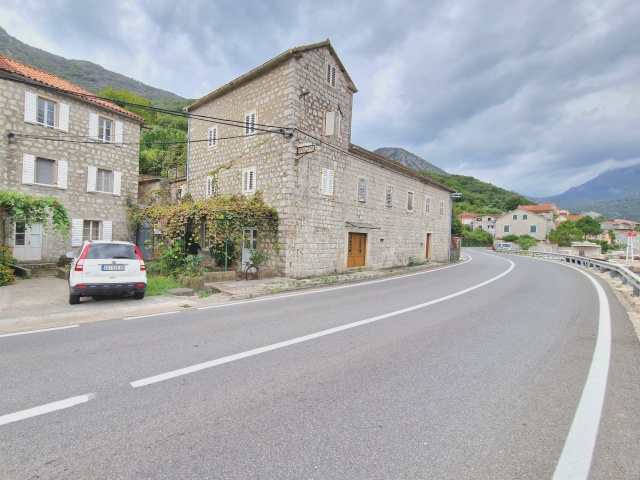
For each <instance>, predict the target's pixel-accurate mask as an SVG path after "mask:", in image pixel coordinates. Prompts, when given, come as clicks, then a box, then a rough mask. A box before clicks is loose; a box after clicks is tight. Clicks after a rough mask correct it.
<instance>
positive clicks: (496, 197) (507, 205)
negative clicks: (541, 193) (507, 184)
mask: <svg viewBox="0 0 640 480" xmlns="http://www.w3.org/2000/svg"><path fill="white" fill-rule="evenodd" d="M420 173H423V174H424V175H428V176H429V177H431V178H433V179H434V180H437V181H439V182H441V183H444V184H445V185H447V186H449V187H451V188H454V189H455V190H456V192H458V193H460V194H461V195H460V198H457V199H455V200H454V202H455V203H454V204H453V213H454V214H455V215H457V214H459V213H464V212H470V213H477V214H480V215H486V214H489V213H503V212H506V211H509V210H513V209H515V208H517V207H518V205H535V203H536V202H533V201H531V200H528V199H527V198H525V197H523V196H522V195H519V194H517V193H514V192H510V191H508V190H505V189H503V188H500V187H496V186H495V185H492V184H491V183H487V182H483V181H482V180H478V179H477V178H474V177H468V176H465V175H450V174H444V175H443V174H438V173H434V172H427V171H420Z"/></svg>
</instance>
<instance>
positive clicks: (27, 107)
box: [24, 92, 38, 123]
mask: <svg viewBox="0 0 640 480" xmlns="http://www.w3.org/2000/svg"><path fill="white" fill-rule="evenodd" d="M24 121H25V122H29V123H36V122H37V121H38V96H37V95H36V94H35V93H31V92H24Z"/></svg>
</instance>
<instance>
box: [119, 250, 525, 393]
mask: <svg viewBox="0 0 640 480" xmlns="http://www.w3.org/2000/svg"><path fill="white" fill-rule="evenodd" d="M505 260H506V259H505ZM507 261H508V262H509V263H510V264H511V265H510V266H509V268H508V269H507V270H506V271H505V272H503V273H501V274H500V275H498V276H496V277H493V278H491V279H489V280H486V281H484V282H482V283H479V284H477V285H474V286H473V287H469V288H466V289H464V290H460V291H459V292H456V293H452V294H451V295H447V296H445V297H440V298H437V299H435V300H431V301H429V302H425V303H421V304H419V305H414V306H413V307H408V308H403V309H402V310H396V311H395V312H390V313H385V314H384V315H378V316H376V317H372V318H367V319H365V320H360V321H358V322H353V323H349V324H347V325H342V326H340V327H335V328H330V329H328V330H322V331H320V332H316V333H312V334H309V335H304V336H302V337H298V338H293V339H291V340H286V341H284V342H279V343H274V344H273V345H267V346H265V347H260V348H256V349H253V350H248V351H246V352H241V353H236V354H235V355H229V356H228V357H222V358H218V359H217V360H211V361H209V362H204V363H199V364H197V365H192V366H190V367H185V368H181V369H178V370H173V371H171V372H167V373H162V374H160V375H155V376H153V377H147V378H143V379H141V380H136V381H135V382H131V386H132V387H133V388H138V387H144V386H146V385H151V384H152V383H158V382H162V381H164V380H169V379H171V378H176V377H181V376H183V375H187V374H190V373H194V372H198V371H200V370H205V369H207V368H211V367H217V366H218V365H223V364H225V363H230V362H235V361H236V360H241V359H243V358H247V357H252V356H254V355H259V354H261V353H266V352H270V351H272V350H277V349H280V348H284V347H289V346H291V345H295V344H298V343H302V342H307V341H309V340H313V339H316V338H320V337H324V336H326V335H331V334H334V333H338V332H342V331H343V330H348V329H351V328H355V327H359V326H361V325H366V324H368V323H373V322H377V321H378V320H383V319H385V318H390V317H395V316H397V315H402V314H403V313H407V312H411V311H413V310H418V309H420V308H424V307H428V306H429V305H434V304H436V303H440V302H444V301H445V300H449V299H451V298H454V297H458V296H460V295H464V294H465V293H468V292H471V291H472V290H475V289H477V288H480V287H484V286H485V285H488V284H489V283H491V282H495V281H496V280H498V279H500V278H502V277H504V276H505V275H507V274H508V273H509V272H511V270H513V268H514V266H515V264H514V263H513V262H512V261H511V260H507Z"/></svg>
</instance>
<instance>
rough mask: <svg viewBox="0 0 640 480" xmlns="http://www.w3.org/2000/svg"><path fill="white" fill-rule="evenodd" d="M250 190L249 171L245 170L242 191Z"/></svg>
mask: <svg viewBox="0 0 640 480" xmlns="http://www.w3.org/2000/svg"><path fill="white" fill-rule="evenodd" d="M248 190H249V172H248V171H247V170H244V171H243V172H242V192H243V193H244V192H247V191H248Z"/></svg>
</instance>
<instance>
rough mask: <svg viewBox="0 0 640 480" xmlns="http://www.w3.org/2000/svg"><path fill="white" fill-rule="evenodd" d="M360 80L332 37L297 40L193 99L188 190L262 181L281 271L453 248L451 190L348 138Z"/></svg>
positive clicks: (387, 260) (298, 273)
mask: <svg viewBox="0 0 640 480" xmlns="http://www.w3.org/2000/svg"><path fill="white" fill-rule="evenodd" d="M356 91H357V90H356V88H355V86H354V84H353V82H352V81H351V79H350V77H349V75H348V73H347V72H346V70H345V69H344V67H343V66H342V63H341V62H340V60H339V58H338V57H337V55H336V53H335V51H334V50H333V48H332V47H331V44H330V43H329V42H328V41H326V42H322V43H320V44H315V45H310V46H307V47H299V48H296V49H292V50H289V51H288V52H285V53H284V54H282V55H280V56H278V57H276V58H274V59H272V60H271V61H269V62H267V63H266V64H264V65H262V66H260V67H258V68H257V69H255V70H252V71H251V72H249V73H247V74H245V75H243V76H242V77H240V78H238V79H236V80H234V81H233V82H231V83H229V84H227V85H225V86H223V87H221V88H220V89H218V90H216V91H214V92H212V93H211V94H209V95H207V96H205V97H203V98H202V99H200V100H198V101H196V102H195V103H194V104H192V105H190V106H189V107H187V110H188V112H189V113H191V114H193V116H192V117H191V118H190V124H189V138H190V140H191V143H190V150H189V160H188V162H189V168H188V180H187V185H188V190H189V193H191V195H192V196H193V198H194V199H195V200H202V199H205V198H207V196H210V195H219V194H232V193H233V194H239V193H245V194H251V193H253V192H255V191H261V192H262V193H263V198H264V200H265V202H266V203H267V204H269V205H272V206H274V207H275V208H276V210H277V211H278V214H279V219H280V223H279V236H278V239H277V241H278V244H279V248H278V249H277V250H276V249H275V248H274V245H271V244H269V243H266V241H265V240H266V239H264V238H262V237H260V236H259V242H261V244H260V245H259V248H260V249H263V250H266V251H267V252H268V253H269V256H270V260H269V263H268V266H269V267H272V268H275V269H276V270H277V271H278V272H279V273H280V274H282V275H286V276H290V277H296V278H301V277H308V276H311V275H319V274H328V273H333V272H336V271H337V272H343V271H346V270H347V269H348V268H349V267H350V266H356V267H357V266H362V267H366V268H374V269H377V268H385V267H391V266H397V265H401V264H406V263H407V261H408V260H409V258H410V257H414V258H417V259H425V258H429V259H433V260H435V261H448V259H449V245H450V230H451V193H452V190H451V189H449V188H448V187H446V186H444V185H441V184H439V183H437V182H435V181H433V180H431V179H430V178H428V177H425V176H423V175H420V174H418V173H417V172H416V171H414V170H412V169H410V168H407V167H405V166H404V165H401V164H399V163H397V162H394V161H393V160H390V159H387V158H385V157H382V156H380V155H377V154H375V153H373V152H369V151H367V150H365V149H362V148H360V147H357V146H355V145H352V144H351V142H350V137H351V113H352V100H353V94H354V93H355V92H356ZM205 117H206V118H205ZM209 119H210V120H209ZM215 119H227V120H215ZM228 120H233V122H229V121H228ZM253 122H255V125H254V124H253ZM253 128H255V131H253ZM389 193H390V195H389ZM409 196H411V197H412V198H411V203H412V205H411V207H412V208H411V209H409V208H408V203H409V201H410V200H409ZM427 199H429V205H428V207H427ZM427 209H428V211H427ZM248 227H250V226H248ZM350 240H351V246H350ZM356 243H357V248H358V249H362V250H361V251H360V250H359V251H358V254H361V256H359V257H358V258H355V256H356V254H355V253H354V250H356ZM354 262H355V263H354Z"/></svg>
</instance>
